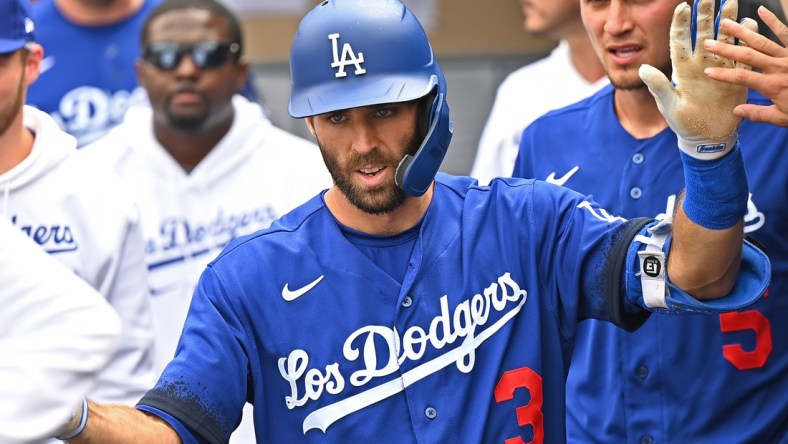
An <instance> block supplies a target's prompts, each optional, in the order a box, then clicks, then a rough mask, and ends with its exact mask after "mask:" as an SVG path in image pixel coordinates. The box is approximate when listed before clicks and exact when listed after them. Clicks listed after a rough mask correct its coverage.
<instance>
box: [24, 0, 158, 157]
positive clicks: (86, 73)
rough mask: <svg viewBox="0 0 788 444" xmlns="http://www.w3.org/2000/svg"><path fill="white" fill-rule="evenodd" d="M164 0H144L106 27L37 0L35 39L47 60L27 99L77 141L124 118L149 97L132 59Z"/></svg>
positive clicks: (94, 136)
mask: <svg viewBox="0 0 788 444" xmlns="http://www.w3.org/2000/svg"><path fill="white" fill-rule="evenodd" d="M160 2H161V0H145V2H144V5H143V6H142V8H140V9H139V10H138V11H137V12H136V13H134V15H132V16H131V17H129V18H127V19H125V20H123V21H121V22H118V23H112V24H109V25H103V26H83V25H79V24H76V23H74V22H71V21H69V20H67V19H66V18H65V17H64V16H63V14H62V13H61V12H60V11H59V10H58V9H57V7H56V6H55V2H54V0H41V1H39V2H35V3H34V4H33V17H34V19H35V23H36V40H37V41H38V43H40V44H41V45H42V46H43V47H44V59H43V60H42V61H41V75H40V77H39V78H38V80H36V81H35V82H34V83H33V84H32V85H30V87H29V88H28V92H27V103H28V104H30V105H33V106H35V107H36V108H38V109H40V110H42V111H44V112H46V113H48V114H49V115H51V116H52V117H53V118H54V119H55V121H56V122H57V123H58V125H59V126H60V127H61V128H62V129H63V130H64V131H66V132H67V133H69V134H71V135H73V136H74V137H76V138H77V141H78V145H79V146H82V145H85V144H86V143H89V142H91V141H93V140H95V139H97V138H98V137H100V136H101V135H103V134H104V133H105V132H106V131H107V130H108V129H109V128H111V127H113V126H115V125H117V124H118V123H120V122H121V121H122V119H123V114H124V113H125V111H126V109H127V108H128V107H129V106H130V105H132V104H134V103H145V102H146V101H147V99H146V94H145V91H144V90H143V89H142V87H140V86H138V83H137V75H136V71H135V68H134V64H135V61H136V59H137V58H138V57H139V56H140V35H139V34H140V29H141V28H142V23H143V21H144V20H145V17H147V15H148V14H149V13H150V11H152V10H153V8H155V7H156V6H157V5H158V4H159V3H160Z"/></svg>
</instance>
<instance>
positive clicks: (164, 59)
mask: <svg viewBox="0 0 788 444" xmlns="http://www.w3.org/2000/svg"><path fill="white" fill-rule="evenodd" d="M142 45H143V48H142V54H143V58H142V59H141V60H138V63H137V73H138V76H139V80H140V84H141V85H142V86H143V87H144V88H145V90H146V91H147V95H148V97H149V99H150V102H151V107H132V108H131V109H130V110H129V112H128V113H127V114H126V116H125V119H124V121H123V122H122V123H121V124H120V125H119V126H117V127H115V128H114V129H113V130H111V131H110V133H109V134H108V135H107V136H106V137H104V138H102V139H100V140H98V141H97V142H95V143H93V144H91V145H89V146H87V147H85V148H84V149H83V150H82V151H83V152H84V154H86V155H87V156H89V157H92V158H95V159H96V160H97V161H98V162H99V163H100V164H101V165H104V166H103V167H102V168H106V169H108V170H114V171H116V172H117V173H118V174H119V175H120V176H121V177H123V178H124V179H125V180H126V181H127V183H128V184H129V185H130V186H131V187H132V188H133V189H134V190H135V191H136V193H137V197H138V199H139V202H140V208H141V213H142V226H143V230H144V233H145V255H146V261H147V264H148V272H149V276H150V290H151V296H152V303H153V316H154V331H155V336H156V339H155V343H156V364H155V368H156V372H157V374H158V373H160V372H161V371H162V370H163V369H164V367H165V365H166V364H167V363H168V362H170V360H171V359H172V357H173V356H174V354H175V348H176V346H177V344H178V340H179V338H180V336H181V330H182V329H183V322H184V320H185V319H186V312H187V310H188V309H189V304H190V302H191V297H192V293H193V292H194V288H195V286H196V285H197V280H198V278H199V277H200V273H201V272H202V270H203V269H204V268H205V266H206V265H207V264H208V263H209V262H210V261H211V260H213V259H214V257H216V255H217V254H218V253H219V252H220V251H221V250H222V248H224V246H225V245H227V243H228V242H230V241H231V240H232V239H234V238H235V237H237V236H239V235H242V234H249V233H252V232H254V231H257V230H259V229H261V228H267V227H268V226H269V225H270V224H271V222H272V221H273V220H274V219H277V218H278V217H280V216H282V215H283V214H285V213H286V212H287V211H290V210H291V209H293V208H295V207H296V206H297V205H299V204H301V203H304V202H306V201H307V200H308V199H309V198H310V197H312V196H313V195H314V194H315V193H317V192H319V191H321V190H323V189H326V188H328V187H329V186H331V177H330V176H329V174H328V172H327V171H326V169H325V166H324V165H323V161H322V157H321V156H320V150H319V149H318V147H317V146H316V145H315V144H314V143H311V142H308V141H306V140H304V139H301V138H298V137H296V136H294V135H292V134H290V133H287V132H286V131H284V130H282V129H279V128H276V127H275V126H273V125H272V124H271V122H270V121H269V120H268V119H266V118H265V116H264V115H263V113H262V110H261V108H260V106H259V105H258V104H256V103H252V102H249V101H248V100H246V99H245V98H244V97H242V96H241V95H238V94H237V93H238V91H239V90H240V89H241V88H242V87H243V85H244V82H245V80H246V78H247V73H248V69H249V66H248V63H247V62H246V60H245V59H244V58H243V57H242V51H243V39H242V34H241V29H240V25H239V23H238V21H237V19H236V18H235V17H234V16H233V15H232V14H231V13H230V12H229V11H228V10H227V9H225V8H224V7H223V6H222V5H220V4H219V3H217V2H214V1H213V0H187V1H181V2H175V3H173V2H167V3H164V4H162V5H161V6H160V7H158V8H156V9H154V10H153V11H152V12H151V14H150V16H149V18H148V20H147V21H146V22H145V24H144V25H143V28H142ZM247 417H251V415H247ZM236 439H239V438H236Z"/></svg>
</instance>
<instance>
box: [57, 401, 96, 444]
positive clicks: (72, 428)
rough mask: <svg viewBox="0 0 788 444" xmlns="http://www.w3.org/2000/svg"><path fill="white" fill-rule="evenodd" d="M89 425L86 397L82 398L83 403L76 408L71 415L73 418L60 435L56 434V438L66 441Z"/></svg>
mask: <svg viewBox="0 0 788 444" xmlns="http://www.w3.org/2000/svg"><path fill="white" fill-rule="evenodd" d="M87 425H88V401H87V399H85V398H82V403H81V404H79V405H78V406H77V408H76V409H74V413H73V414H72V415H71V419H70V420H69V421H68V423H67V424H66V425H65V426H64V427H63V429H62V430H61V433H60V435H58V436H55V439H59V440H61V441H66V440H68V439H71V438H74V437H76V436H77V435H79V434H80V433H82V431H83V430H85V426H87Z"/></svg>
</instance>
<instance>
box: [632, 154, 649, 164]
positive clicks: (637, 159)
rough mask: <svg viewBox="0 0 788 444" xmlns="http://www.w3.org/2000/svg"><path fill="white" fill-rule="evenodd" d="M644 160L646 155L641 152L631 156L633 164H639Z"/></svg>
mask: <svg viewBox="0 0 788 444" xmlns="http://www.w3.org/2000/svg"><path fill="white" fill-rule="evenodd" d="M644 160H646V156H644V155H643V154H641V153H635V155H634V156H632V162H634V163H635V165H640V164H641V163H643V161H644Z"/></svg>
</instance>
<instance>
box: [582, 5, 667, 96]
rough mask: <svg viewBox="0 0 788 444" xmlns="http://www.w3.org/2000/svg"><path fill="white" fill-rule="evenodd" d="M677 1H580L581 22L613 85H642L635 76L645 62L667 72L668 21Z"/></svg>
mask: <svg viewBox="0 0 788 444" xmlns="http://www.w3.org/2000/svg"><path fill="white" fill-rule="evenodd" d="M679 3H681V1H679V0H580V10H581V13H582V17H583V23H584V24H585V27H586V29H587V30H588V35H589V36H590V37H591V42H592V43H593V45H594V48H595V50H596V52H597V55H599V58H600V59H601V60H602V64H603V65H604V67H605V70H606V71H607V74H608V77H609V78H610V82H611V83H612V84H613V86H615V87H616V88H619V89H636V88H645V85H644V84H643V81H642V80H640V76H639V75H638V69H639V68H640V65H642V64H644V63H646V64H649V65H651V66H654V67H656V68H658V69H660V70H662V71H663V72H665V73H666V74H669V73H670V46H669V33H670V22H671V19H672V17H673V10H674V9H675V8H676V5H678V4H679Z"/></svg>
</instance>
